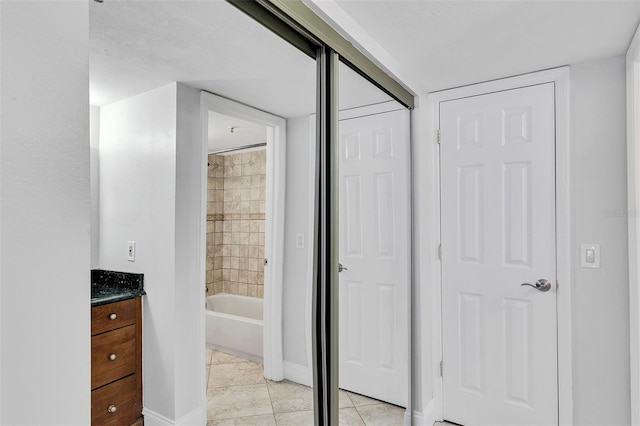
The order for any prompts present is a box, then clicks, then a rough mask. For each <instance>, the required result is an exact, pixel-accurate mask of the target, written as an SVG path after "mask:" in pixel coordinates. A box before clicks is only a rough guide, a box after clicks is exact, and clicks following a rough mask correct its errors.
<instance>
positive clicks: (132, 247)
mask: <svg viewBox="0 0 640 426" xmlns="http://www.w3.org/2000/svg"><path fill="white" fill-rule="evenodd" d="M127 260H128V261H129V262H135V261H136V242H135V241H128V242H127Z"/></svg>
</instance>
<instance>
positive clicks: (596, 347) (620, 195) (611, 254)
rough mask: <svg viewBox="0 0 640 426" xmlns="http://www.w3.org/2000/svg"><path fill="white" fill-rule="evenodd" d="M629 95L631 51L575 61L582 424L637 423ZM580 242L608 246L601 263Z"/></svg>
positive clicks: (577, 355) (577, 398)
mask: <svg viewBox="0 0 640 426" xmlns="http://www.w3.org/2000/svg"><path fill="white" fill-rule="evenodd" d="M625 99H626V93H625V60H624V57H623V56H618V57H615V58H609V59H604V60H599V61H595V62H589V63H584V64H578V65H573V66H571V182H572V200H571V201H572V229H571V232H572V237H571V240H572V247H573V248H574V253H572V254H573V255H575V258H574V260H573V265H572V275H573V309H574V312H573V336H574V337H573V339H574V342H573V343H574V347H573V359H574V366H573V369H574V371H573V373H574V413H575V416H574V423H575V424H580V425H588V424H593V425H600V424H609V425H614V424H629V423H630V421H631V419H630V401H629V386H630V385H629V303H628V295H629V280H628V260H627V259H628V257H627V218H626V214H625V213H626V208H627V185H626V181H627V180H626V179H627V177H626V103H625V102H626V101H625ZM618 212H619V213H618ZM618 214H619V215H618ZM580 243H599V244H600V247H601V250H602V268H601V269H585V268H581V267H580V266H579V245H580Z"/></svg>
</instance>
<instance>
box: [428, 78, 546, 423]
mask: <svg viewBox="0 0 640 426" xmlns="http://www.w3.org/2000/svg"><path fill="white" fill-rule="evenodd" d="M554 126H555V124H554V86H553V84H551V83H550V84H543V85H538V86H531V87H526V88H521V89H516V90H508V91H504V92H498V93H492V94H487V95H482V96H475V97H470V98H464V99H458V100H453V101H447V102H442V103H440V131H441V145H440V155H441V191H442V194H441V197H442V212H441V214H442V230H441V231H442V322H443V325H442V327H443V330H442V331H443V362H444V369H443V370H444V374H443V404H444V405H443V410H444V413H443V414H444V418H445V419H446V420H450V421H452V422H455V423H459V424H463V425H478V424H480V425H510V426H514V425H553V424H558V392H557V389H558V385H557V326H556V322H557V319H556V252H555V247H556V240H555V127H554ZM539 279H546V280H548V281H549V282H550V283H552V284H551V286H550V287H551V288H550V290H549V291H546V292H543V291H540V290H539V289H536V288H534V287H530V286H526V285H524V286H523V285H521V284H523V283H530V284H535V283H536V281H537V280H539Z"/></svg>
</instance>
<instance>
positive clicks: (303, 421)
mask: <svg viewBox="0 0 640 426" xmlns="http://www.w3.org/2000/svg"><path fill="white" fill-rule="evenodd" d="M275 417H276V424H277V425H278V426H313V425H314V417H313V411H296V412H293V413H276V414H275Z"/></svg>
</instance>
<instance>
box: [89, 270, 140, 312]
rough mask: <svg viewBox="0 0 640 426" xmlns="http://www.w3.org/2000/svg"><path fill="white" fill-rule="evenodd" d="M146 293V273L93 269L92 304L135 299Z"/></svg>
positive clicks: (97, 304)
mask: <svg viewBox="0 0 640 426" xmlns="http://www.w3.org/2000/svg"><path fill="white" fill-rule="evenodd" d="M145 294H147V293H146V292H145V291H144V274H131V273H128V272H117V271H105V270H103V269H92V270H91V306H99V305H105V304H107V303H113V302H119V301H121V300H127V299H133V298H134V297H138V296H143V295H145Z"/></svg>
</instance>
